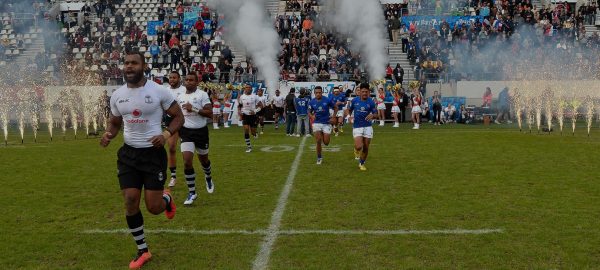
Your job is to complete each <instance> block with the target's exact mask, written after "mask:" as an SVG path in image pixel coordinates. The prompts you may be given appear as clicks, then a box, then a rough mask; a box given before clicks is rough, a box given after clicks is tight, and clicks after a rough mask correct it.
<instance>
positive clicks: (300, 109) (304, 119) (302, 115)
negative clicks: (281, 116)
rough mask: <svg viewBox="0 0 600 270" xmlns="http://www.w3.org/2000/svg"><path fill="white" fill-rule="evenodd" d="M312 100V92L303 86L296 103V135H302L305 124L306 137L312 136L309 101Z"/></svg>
mask: <svg viewBox="0 0 600 270" xmlns="http://www.w3.org/2000/svg"><path fill="white" fill-rule="evenodd" d="M309 102H310V93H307V90H306V89H304V88H302V89H300V96H298V97H297V98H296V99H295V101H294V104H295V106H296V121H297V122H296V137H300V136H301V135H302V125H303V124H304V133H305V134H306V137H310V130H309V125H310V123H309V120H308V103H309Z"/></svg>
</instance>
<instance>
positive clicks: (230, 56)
mask: <svg viewBox="0 0 600 270" xmlns="http://www.w3.org/2000/svg"><path fill="white" fill-rule="evenodd" d="M221 56H222V57H223V58H224V59H225V60H228V61H229V63H231V62H233V58H235V56H233V53H232V52H231V49H229V46H225V48H224V49H223V50H221Z"/></svg>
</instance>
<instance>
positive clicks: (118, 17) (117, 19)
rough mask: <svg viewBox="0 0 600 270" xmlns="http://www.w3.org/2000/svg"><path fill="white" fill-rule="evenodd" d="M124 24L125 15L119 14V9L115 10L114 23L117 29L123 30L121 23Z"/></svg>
mask: <svg viewBox="0 0 600 270" xmlns="http://www.w3.org/2000/svg"><path fill="white" fill-rule="evenodd" d="M124 24H125V17H123V15H122V14H121V11H117V15H115V25H116V26H117V31H120V32H122V31H123V25H124Z"/></svg>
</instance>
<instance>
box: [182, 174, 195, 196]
mask: <svg viewBox="0 0 600 270" xmlns="http://www.w3.org/2000/svg"><path fill="white" fill-rule="evenodd" d="M184 172H185V182H186V183H187V186H188V190H189V191H190V193H191V194H196V172H195V171H194V169H185V170H184Z"/></svg>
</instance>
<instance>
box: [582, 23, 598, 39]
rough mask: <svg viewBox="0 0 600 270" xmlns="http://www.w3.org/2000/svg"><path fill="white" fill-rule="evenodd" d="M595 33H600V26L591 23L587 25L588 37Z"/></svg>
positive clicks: (586, 32)
mask: <svg viewBox="0 0 600 270" xmlns="http://www.w3.org/2000/svg"><path fill="white" fill-rule="evenodd" d="M594 33H598V35H600V26H598V25H591V24H588V25H585V35H586V36H587V37H591V36H592V35H593V34H594Z"/></svg>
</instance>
